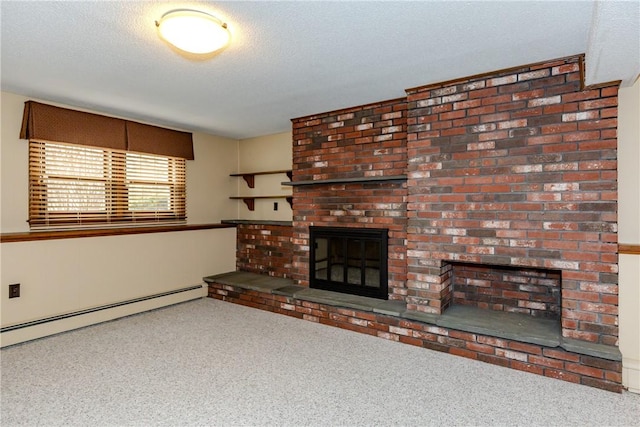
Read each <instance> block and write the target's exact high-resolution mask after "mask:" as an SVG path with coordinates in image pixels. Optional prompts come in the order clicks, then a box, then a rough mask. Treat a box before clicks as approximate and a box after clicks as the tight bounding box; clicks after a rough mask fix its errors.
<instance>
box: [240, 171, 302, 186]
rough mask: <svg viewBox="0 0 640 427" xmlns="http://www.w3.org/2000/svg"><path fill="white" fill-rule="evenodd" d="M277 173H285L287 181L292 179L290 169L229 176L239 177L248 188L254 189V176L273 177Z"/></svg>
mask: <svg viewBox="0 0 640 427" xmlns="http://www.w3.org/2000/svg"><path fill="white" fill-rule="evenodd" d="M279 173H286V174H287V176H288V177H289V179H292V178H293V171H292V170H291V169H282V170H277V171H263V172H245V173H232V174H230V175H229V176H241V177H242V178H243V179H244V180H245V181H246V182H247V185H248V186H249V188H254V187H255V185H256V182H255V178H256V175H275V174H279Z"/></svg>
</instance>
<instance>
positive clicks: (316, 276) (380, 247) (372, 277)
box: [309, 227, 389, 300]
mask: <svg viewBox="0 0 640 427" xmlns="http://www.w3.org/2000/svg"><path fill="white" fill-rule="evenodd" d="M309 237H310V242H311V244H310V257H309V260H310V261H309V262H310V266H309V267H310V268H309V271H310V278H309V284H310V287H312V288H316V289H324V290H328V291H335V292H342V293H347V294H353V295H361V296H367V297H373V298H379V299H385V300H386V299H388V298H389V290H388V281H387V245H388V229H386V228H345V227H309Z"/></svg>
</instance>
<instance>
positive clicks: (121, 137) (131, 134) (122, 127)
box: [20, 101, 194, 160]
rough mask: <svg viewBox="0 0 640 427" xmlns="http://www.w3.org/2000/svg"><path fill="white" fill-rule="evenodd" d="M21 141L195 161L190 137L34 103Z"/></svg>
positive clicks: (29, 103)
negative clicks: (105, 149)
mask: <svg viewBox="0 0 640 427" xmlns="http://www.w3.org/2000/svg"><path fill="white" fill-rule="evenodd" d="M20 138H22V139H39V140H44V141H52V142H66V143H71V144H79V145H88V146H92V147H102V148H111V149H117V150H129V151H136V152H141V153H151V154H159V155H164V156H171V157H180V158H183V159H187V160H193V158H194V155H193V138H192V134H191V133H188V132H180V131H176V130H171V129H165V128H161V127H157V126H151V125H145V124H142V123H136V122H132V121H129V120H123V119H116V118H113V117H107V116H102V115H99V114H93V113H86V112H83V111H76V110H70V109H68V108H61V107H54V106H52V105H47V104H42V103H39V102H35V101H27V102H25V106H24V114H23V117H22V129H21V130H20Z"/></svg>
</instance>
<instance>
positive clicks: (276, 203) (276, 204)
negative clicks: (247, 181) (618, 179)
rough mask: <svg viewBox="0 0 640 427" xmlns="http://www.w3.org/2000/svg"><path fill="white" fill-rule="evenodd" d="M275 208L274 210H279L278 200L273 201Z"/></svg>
mask: <svg viewBox="0 0 640 427" xmlns="http://www.w3.org/2000/svg"><path fill="white" fill-rule="evenodd" d="M273 210H274V211H277V210H278V202H273Z"/></svg>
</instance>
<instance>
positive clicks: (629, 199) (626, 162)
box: [618, 80, 640, 393]
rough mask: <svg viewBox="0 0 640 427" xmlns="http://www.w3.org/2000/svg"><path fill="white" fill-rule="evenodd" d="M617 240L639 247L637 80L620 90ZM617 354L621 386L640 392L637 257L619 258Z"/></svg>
mask: <svg viewBox="0 0 640 427" xmlns="http://www.w3.org/2000/svg"><path fill="white" fill-rule="evenodd" d="M618 111H619V114H618V190H619V192H618V201H619V202H618V227H619V228H618V238H619V241H620V243H627V244H634V245H640V80H637V81H636V82H635V84H634V85H633V86H632V87H630V88H622V89H620V95H619V109H618ZM620 351H621V352H622V357H623V361H622V365H623V368H622V369H623V372H622V374H623V383H624V385H625V386H627V387H629V390H630V391H634V392H636V393H640V255H626V254H622V255H620Z"/></svg>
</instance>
